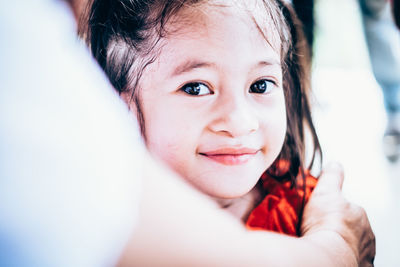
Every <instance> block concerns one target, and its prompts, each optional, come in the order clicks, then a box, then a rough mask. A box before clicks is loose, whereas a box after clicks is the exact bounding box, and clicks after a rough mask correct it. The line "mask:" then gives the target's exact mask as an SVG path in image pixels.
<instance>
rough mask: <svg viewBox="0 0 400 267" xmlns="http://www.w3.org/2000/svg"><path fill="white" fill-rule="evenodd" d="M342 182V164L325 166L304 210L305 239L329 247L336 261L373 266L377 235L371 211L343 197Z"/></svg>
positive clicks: (303, 227) (329, 252)
mask: <svg viewBox="0 0 400 267" xmlns="http://www.w3.org/2000/svg"><path fill="white" fill-rule="evenodd" d="M342 184H343V170H342V167H341V166H340V165H338V164H331V165H330V166H328V167H327V168H325V170H324V171H323V174H322V175H321V177H320V178H319V181H318V184H317V186H316V188H315V189H314V192H313V193H312V195H311V198H310V200H309V202H308V203H307V205H306V206H305V209H304V216H303V222H302V226H301V227H302V234H303V238H304V239H309V240H310V241H312V242H313V243H316V244H317V245H318V246H322V247H325V248H326V251H327V254H330V255H332V256H333V257H335V258H334V259H333V260H334V261H340V262H343V264H344V265H345V266H347V265H348V264H349V263H352V265H355V266H373V260H374V257H375V236H374V233H373V232H372V229H371V225H370V223H369V221H368V217H367V214H366V213H365V211H364V209H363V208H361V207H359V206H357V205H355V204H353V203H350V202H349V201H347V200H346V199H345V198H344V197H343V195H342V192H341V189H342ZM343 245H345V246H343ZM343 247H344V248H346V247H347V248H350V249H351V250H349V249H347V250H346V249H345V251H343Z"/></svg>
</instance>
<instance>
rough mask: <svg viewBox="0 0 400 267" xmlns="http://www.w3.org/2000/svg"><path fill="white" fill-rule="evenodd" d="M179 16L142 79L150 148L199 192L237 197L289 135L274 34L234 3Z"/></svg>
mask: <svg viewBox="0 0 400 267" xmlns="http://www.w3.org/2000/svg"><path fill="white" fill-rule="evenodd" d="M181 17H182V20H181V22H179V17H178V19H177V21H178V22H174V23H175V26H177V27H174V31H173V33H172V34H170V35H169V36H168V37H167V38H166V39H163V41H162V42H163V46H162V49H161V52H160V54H159V56H158V57H157V60H156V61H155V62H154V63H152V64H151V65H149V66H148V67H147V68H146V70H145V72H144V74H143V77H142V80H141V83H140V88H141V89H140V99H141V105H142V112H143V115H144V120H145V129H146V133H145V135H146V139H147V146H148V149H149V150H150V152H152V154H153V155H156V156H157V157H159V158H161V159H162V160H163V161H165V162H166V163H167V164H168V165H169V166H170V167H172V168H173V169H174V170H175V171H176V172H178V173H179V174H180V175H182V176H183V177H184V178H185V179H186V180H188V181H189V182H190V183H192V184H193V185H194V186H196V187H197V188H198V189H200V190H201V191H203V192H204V193H206V194H208V195H210V196H213V197H217V198H236V197H240V196H242V195H244V194H246V193H247V192H249V191H250V190H251V189H252V188H253V187H254V185H255V184H256V183H257V181H258V180H259V178H260V176H261V174H262V173H263V172H264V171H265V170H266V169H267V168H268V167H270V165H271V164H272V163H273V161H274V160H275V159H276V157H277V156H278V154H279V152H280V150H281V148H282V145H283V141H284V137H285V133H286V111H285V100H284V94H283V89H282V68H281V65H280V52H279V51H280V43H279V41H278V37H277V36H278V35H277V33H276V32H275V30H270V33H269V34H268V36H267V38H268V40H269V41H266V40H265V38H264V36H263V34H262V33H261V31H260V29H259V28H258V27H257V26H256V24H255V23H254V21H253V20H252V18H251V17H250V16H249V14H248V13H246V12H245V11H241V9H240V8H237V7H234V6H229V7H228V6H226V7H215V6H214V7H207V6H206V7H204V6H203V7H202V8H201V11H197V12H193V11H191V13H190V14H181ZM172 26H174V24H173V23H172ZM172 26H171V27H172ZM270 28H272V27H270ZM271 45H272V47H271Z"/></svg>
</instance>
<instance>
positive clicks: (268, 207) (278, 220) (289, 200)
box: [246, 174, 317, 236]
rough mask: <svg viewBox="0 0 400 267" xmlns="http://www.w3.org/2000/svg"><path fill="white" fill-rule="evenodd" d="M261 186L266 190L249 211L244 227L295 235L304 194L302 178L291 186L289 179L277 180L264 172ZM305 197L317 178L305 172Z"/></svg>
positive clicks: (308, 195) (307, 196) (307, 197)
mask: <svg viewBox="0 0 400 267" xmlns="http://www.w3.org/2000/svg"><path fill="white" fill-rule="evenodd" d="M261 179H263V187H264V189H265V190H266V192H267V196H266V197H265V198H264V200H263V201H262V202H261V203H260V204H259V205H258V206H257V207H256V208H255V209H254V210H253V211H252V212H251V213H250V216H249V218H248V219H247V222H246V227H247V228H248V229H252V230H270V231H274V232H278V233H284V234H288V235H292V236H297V235H298V233H297V228H298V224H299V222H300V220H299V219H300V218H299V213H300V211H301V209H302V202H303V196H304V190H303V179H301V178H299V179H298V182H297V188H296V187H293V188H291V183H290V181H286V182H283V183H282V182H278V181H276V180H275V179H273V178H271V177H269V176H268V175H266V174H264V175H263V176H262V177H261ZM305 181H306V188H305V189H306V190H305V194H306V198H305V201H308V199H309V197H310V195H311V192H312V190H313V189H314V187H315V186H316V184H317V179H316V178H314V177H313V176H311V175H309V174H306V179H305Z"/></svg>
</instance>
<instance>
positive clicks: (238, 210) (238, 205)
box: [216, 184, 265, 222]
mask: <svg viewBox="0 0 400 267" xmlns="http://www.w3.org/2000/svg"><path fill="white" fill-rule="evenodd" d="M264 195H265V193H264V190H263V189H262V187H261V185H260V184H257V185H256V186H255V187H254V188H253V189H252V190H250V192H248V193H247V194H246V195H244V196H242V197H240V198H235V199H216V202H217V203H218V205H219V206H220V207H221V208H222V209H224V210H226V211H227V212H229V213H230V214H232V215H233V216H234V217H236V218H238V219H239V220H241V221H242V222H246V220H247V218H248V217H249V214H250V213H251V211H252V210H253V209H254V208H255V207H256V206H257V205H258V204H259V203H260V202H261V200H262V198H263V197H264Z"/></svg>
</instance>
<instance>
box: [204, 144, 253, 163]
mask: <svg viewBox="0 0 400 267" xmlns="http://www.w3.org/2000/svg"><path fill="white" fill-rule="evenodd" d="M259 151H260V150H259V149H253V148H246V147H243V148H232V147H225V148H219V149H216V150H212V151H207V152H200V153H199V154H200V155H201V156H204V157H207V158H208V159H210V160H214V161H215V162H218V163H221V164H224V165H241V164H246V163H247V162H248V161H249V160H251V159H252V158H253V157H254V156H255V155H256V154H257V153H258V152H259Z"/></svg>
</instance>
